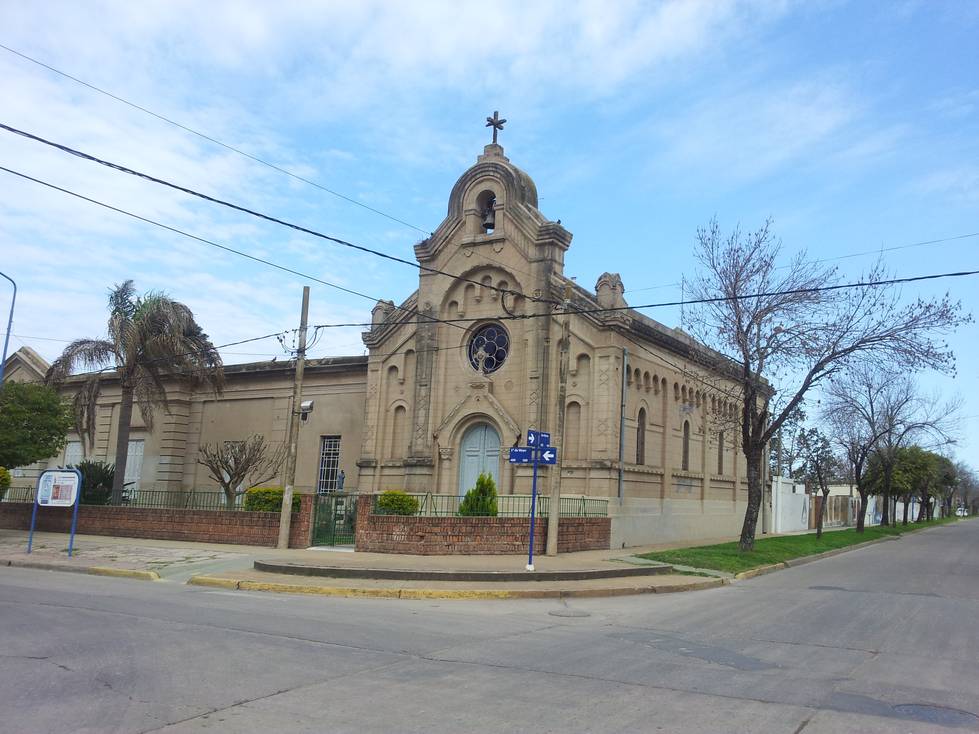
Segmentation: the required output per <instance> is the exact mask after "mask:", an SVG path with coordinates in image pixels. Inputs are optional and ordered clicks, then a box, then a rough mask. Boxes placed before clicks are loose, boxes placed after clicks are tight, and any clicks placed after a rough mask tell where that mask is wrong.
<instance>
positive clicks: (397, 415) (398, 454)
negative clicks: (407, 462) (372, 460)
mask: <svg viewBox="0 0 979 734" xmlns="http://www.w3.org/2000/svg"><path fill="white" fill-rule="evenodd" d="M407 451H408V411H407V410H405V406H403V405H398V406H396V407H395V409H394V416H393V417H392V420H391V442H390V443H389V444H388V450H387V458H389V459H395V460H397V459H403V458H404V457H405V454H406V453H407Z"/></svg>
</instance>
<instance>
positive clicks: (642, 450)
mask: <svg viewBox="0 0 979 734" xmlns="http://www.w3.org/2000/svg"><path fill="white" fill-rule="evenodd" d="M636 463H637V464H639V465H640V466H642V465H643V464H645V463H646V409H645V408H640V409H639V416H638V417H637V419H636Z"/></svg>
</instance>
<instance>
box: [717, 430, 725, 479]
mask: <svg viewBox="0 0 979 734" xmlns="http://www.w3.org/2000/svg"><path fill="white" fill-rule="evenodd" d="M723 473H724V431H718V432H717V474H718V476H720V475H721V474H723Z"/></svg>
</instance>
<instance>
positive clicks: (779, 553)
mask: <svg viewBox="0 0 979 734" xmlns="http://www.w3.org/2000/svg"><path fill="white" fill-rule="evenodd" d="M957 519H958V518H955V517H946V518H942V519H940V520H932V521H930V522H922V523H909V524H908V525H907V526H904V525H898V526H897V527H896V528H892V527H881V526H878V525H875V526H868V527H867V528H865V529H864V531H863V533H859V534H858V533H857V531H856V529H855V528H847V529H846V530H826V531H824V532H823V537H822V538H820V539H819V540H817V539H816V533H815V532H812V533H807V534H805V535H778V536H773V537H761V538H756V539H755V549H754V550H753V551H749V552H747V553H744V552H742V551H740V550H739V549H738V544H737V542H732V543H719V544H717V545H701V546H697V547H695V548H677V549H675V550H665V551H654V552H652V553H643V554H641V555H639V556H637V557H638V558H645V559H647V560H650V561H661V562H663V563H670V564H679V565H683V566H693V567H694V568H712V569H716V570H718V571H727V572H728V573H740V572H741V571H750V570H751V569H753V568H758V567H759V566H768V565H770V564H773V563H782V562H783V561H789V560H791V559H793V558H802V557H803V556H811V555H815V554H817V553H825V552H826V551H830V550H836V549H837V548H846V547H847V546H850V545H856V544H858V543H866V542H867V541H870V540H878V539H880V538H886V537H889V536H897V535H902V534H903V533H908V532H913V531H915V530H922V529H924V528H933V527H935V526H937V525H944V524H946V523H950V522H955V521H956V520H957Z"/></svg>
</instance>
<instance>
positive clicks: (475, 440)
mask: <svg viewBox="0 0 979 734" xmlns="http://www.w3.org/2000/svg"><path fill="white" fill-rule="evenodd" d="M480 474H489V475H490V476H492V477H493V481H494V482H496V484H497V486H499V479H500V476H499V475H500V434H498V433H497V432H496V430H495V429H494V428H493V426H491V425H489V424H487V423H480V424H478V425H475V426H473V427H472V428H470V429H469V430H468V431H466V433H465V435H463V437H462V445H461V446H460V447H459V496H460V497H463V496H465V494H466V492H468V491H469V490H470V489H472V488H473V487H475V486H476V477H478V476H479V475H480Z"/></svg>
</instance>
